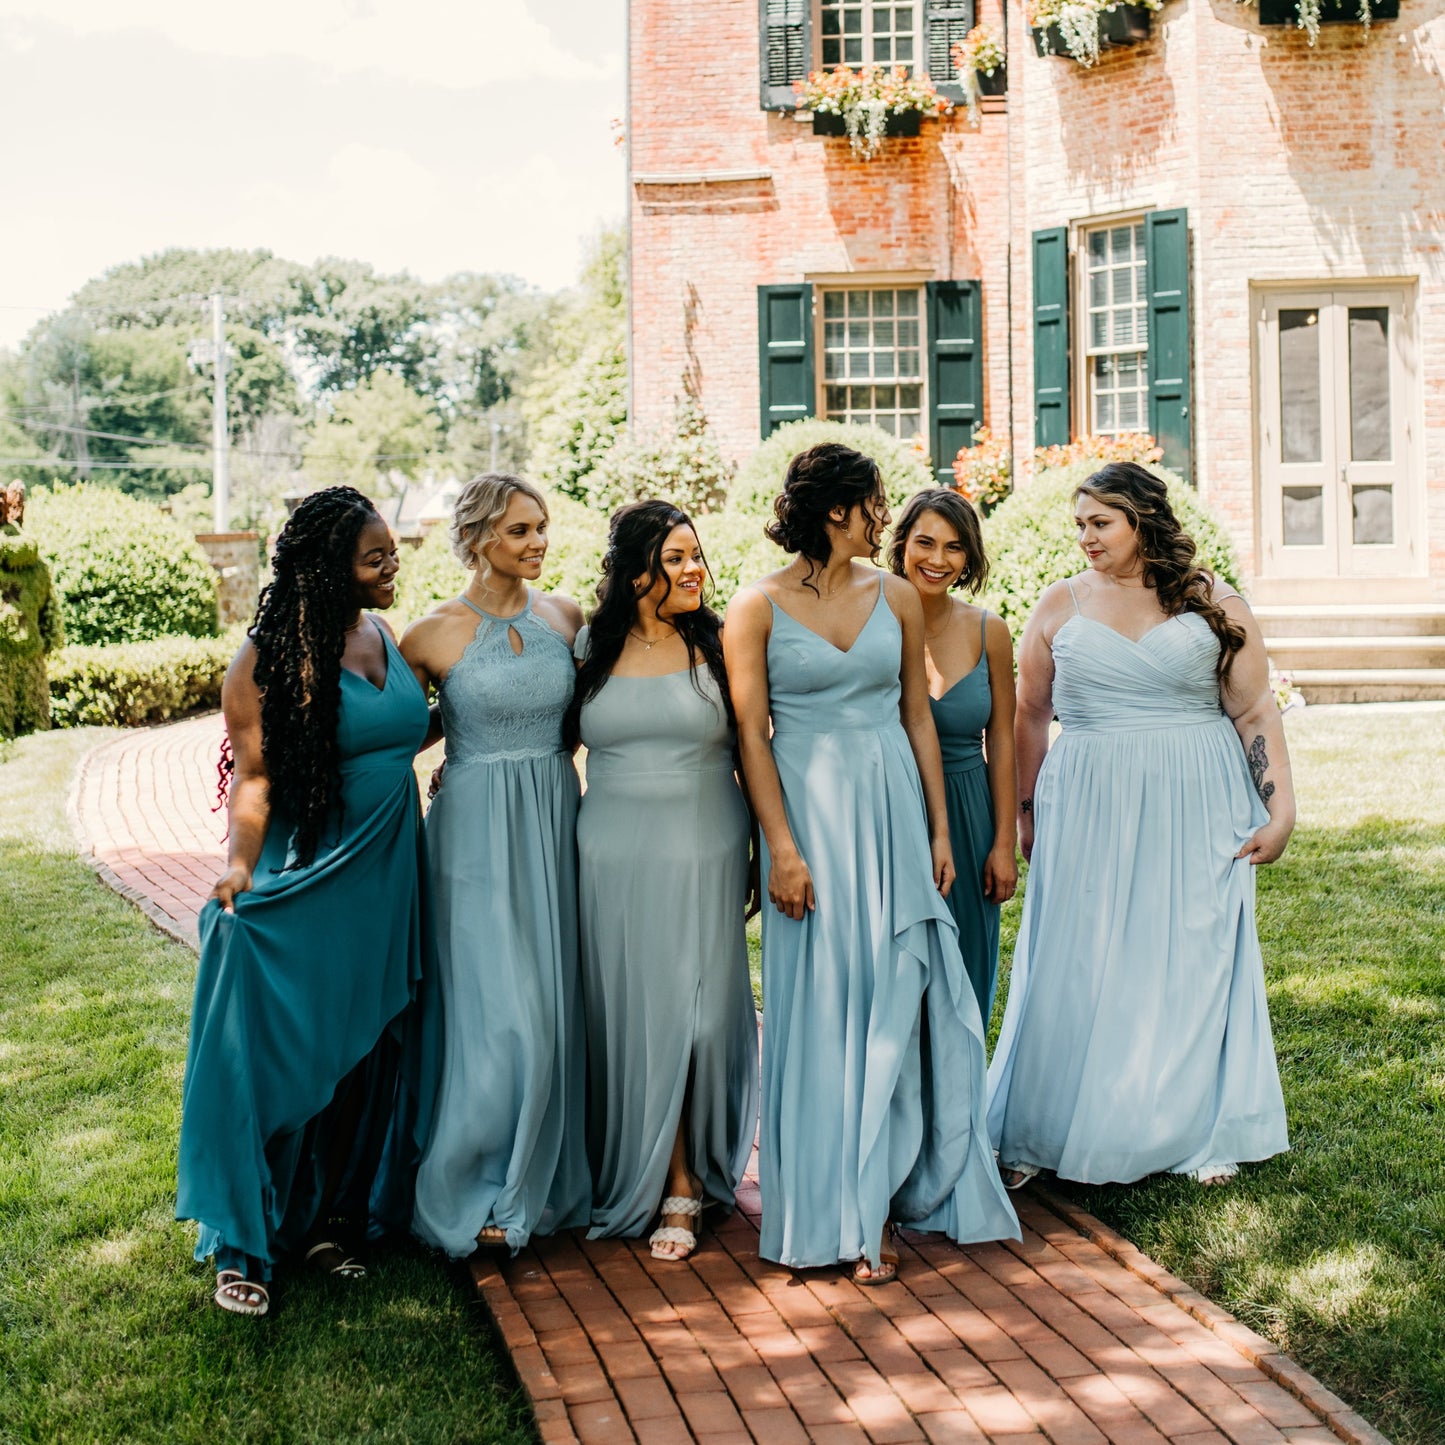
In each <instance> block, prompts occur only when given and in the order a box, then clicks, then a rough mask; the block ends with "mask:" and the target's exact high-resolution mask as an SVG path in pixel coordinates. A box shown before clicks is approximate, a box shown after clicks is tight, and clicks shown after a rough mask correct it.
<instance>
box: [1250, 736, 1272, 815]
mask: <svg viewBox="0 0 1445 1445" xmlns="http://www.w3.org/2000/svg"><path fill="white" fill-rule="evenodd" d="M1247 756H1248V758H1249V776H1250V777H1251V778H1253V779H1254V791H1255V792H1256V793H1258V794H1259V800H1260V802H1261V803H1268V802H1269V800H1270V799H1271V798H1272V797H1274V784H1273V783H1266V782H1265V781H1264V775H1265V774H1266V773H1267V772H1268V771H1269V754H1268V753H1267V752H1265V750H1264V734H1263V733H1259V734H1257V735H1256V737H1255V739H1254V741H1253V742H1252V743H1250V745H1249V753H1248V755H1247Z"/></svg>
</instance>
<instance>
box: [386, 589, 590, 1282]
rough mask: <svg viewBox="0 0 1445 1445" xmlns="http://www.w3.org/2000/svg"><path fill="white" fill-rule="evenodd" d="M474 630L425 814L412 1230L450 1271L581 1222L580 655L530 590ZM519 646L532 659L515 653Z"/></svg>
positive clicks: (445, 710) (454, 679)
mask: <svg viewBox="0 0 1445 1445" xmlns="http://www.w3.org/2000/svg"><path fill="white" fill-rule="evenodd" d="M461 600H462V601H463V602H465V603H466V605H467V606H468V607H470V608H471V609H472V611H473V612H475V613H477V615H478V623H477V630H476V634H475V636H474V637H473V639H472V641H471V642H470V643H469V644H468V646H467V649H466V651H465V652H464V653H463V654H462V655H461V657H460V658H459V659H458V660H457V662H456V663H455V664H454V665H453V667H452V668H451V670H450V671H449V672H448V673H447V675H446V677H445V678H444V679H443V680H442V684H441V687H440V688H439V690H438V691H439V698H440V703H441V710H442V723H443V727H444V730H445V734H446V740H447V765H446V772H445V774H444V775H443V780H442V785H441V788H440V790H439V791H438V793H437V796H436V799H435V800H434V802H433V803H432V806H431V810H430V812H429V813H428V814H427V842H428V853H429V855H430V858H431V879H432V893H433V897H434V899H435V906H436V918H437V953H438V968H437V980H438V987H437V988H436V989H434V990H432V991H430V993H429V994H428V1007H430V1008H432V1009H434V1010H435V1011H436V1013H437V1015H438V1016H439V1017H438V1018H437V1020H436V1027H435V1028H434V1029H433V1030H432V1038H433V1040H434V1041H435V1042H436V1043H437V1044H439V1047H438V1048H437V1049H436V1052H435V1054H434V1055H433V1057H431V1058H429V1059H427V1060H424V1062H423V1068H422V1072H423V1073H424V1074H429V1075H431V1076H433V1077H434V1078H435V1079H436V1081H437V1097H436V1106H435V1109H434V1111H433V1114H432V1118H431V1123H430V1130H429V1134H428V1137H427V1139H426V1141H425V1144H424V1147H423V1152H422V1157H421V1165H420V1168H419V1170H418V1172H417V1179H416V1213H415V1217H414V1220H413V1228H414V1229H415V1231H416V1233H417V1234H418V1235H419V1236H420V1237H421V1238H422V1239H424V1240H426V1241H427V1242H428V1243H429V1244H432V1245H435V1246H437V1247H438V1248H440V1249H444V1250H445V1251H446V1252H447V1253H448V1254H450V1255H452V1256H453V1257H461V1256H464V1255H468V1254H470V1253H471V1252H472V1251H473V1250H475V1249H476V1247H477V1235H478V1233H479V1232H480V1231H481V1230H482V1229H483V1228H485V1227H487V1226H489V1225H490V1226H494V1227H496V1228H499V1229H502V1230H504V1231H505V1232H506V1240H507V1244H508V1245H509V1246H510V1247H511V1249H512V1250H513V1251H514V1252H515V1251H516V1250H519V1249H521V1248H522V1247H523V1246H524V1245H525V1244H526V1243H527V1241H528V1239H529V1238H530V1237H531V1236H532V1235H533V1234H549V1233H552V1232H554V1231H556V1230H559V1229H567V1228H572V1227H575V1226H577V1225H581V1224H585V1223H586V1222H587V1214H588V1206H589V1204H590V1201H591V1177H590V1175H589V1173H588V1169H587V1153H586V1141H585V1134H584V1129H585V1124H584V1111H585V1094H584V1091H585V1072H584V1071H585V1043H584V1039H583V1033H582V1001H581V991H580V987H579V980H578V972H577V863H576V847H577V839H576V827H577V796H578V787H577V772H576V769H575V768H574V767H573V766H572V759H571V757H570V756H569V755H568V753H567V751H566V750H565V748H564V747H563V744H562V718H563V714H564V713H565V712H566V710H567V705H568V703H569V702H570V700H571V697H572V681H573V668H572V654H571V649H570V648H569V647H568V645H567V643H566V641H565V640H564V639H563V638H562V637H561V636H560V635H559V634H558V633H557V632H555V631H554V630H553V629H552V628H551V627H550V626H548V624H547V623H546V622H545V621H544V620H543V619H542V618H540V617H538V616H537V614H536V612H535V610H534V609H533V606H532V595H531V593H530V592H529V593H528V597H527V604H526V606H525V607H524V608H523V609H522V611H521V612H519V613H518V614H516V616H514V617H493V616H491V615H490V614H488V613H486V612H483V611H482V609H481V608H479V607H477V606H475V605H474V604H473V603H472V602H471V601H469V600H468V599H467V598H465V597H464V598H462V599H461ZM518 645H520V649H521V650H520V652H518V651H517V650H516V649H517V646H518Z"/></svg>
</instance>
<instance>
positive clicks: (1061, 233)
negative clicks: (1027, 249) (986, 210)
mask: <svg viewBox="0 0 1445 1445" xmlns="http://www.w3.org/2000/svg"><path fill="white" fill-rule="evenodd" d="M1033 242H1034V246H1033V250H1034V445H1035V446H1038V447H1051V446H1067V445H1068V442H1069V228H1068V227H1067V226H1055V227H1053V228H1052V229H1051V230H1048V231H1035V232H1034V236H1033Z"/></svg>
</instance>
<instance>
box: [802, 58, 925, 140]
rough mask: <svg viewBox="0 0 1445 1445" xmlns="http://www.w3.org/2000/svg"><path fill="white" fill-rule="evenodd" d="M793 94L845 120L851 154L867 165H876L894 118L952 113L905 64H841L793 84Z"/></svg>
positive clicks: (806, 104) (806, 106) (807, 105)
mask: <svg viewBox="0 0 1445 1445" xmlns="http://www.w3.org/2000/svg"><path fill="white" fill-rule="evenodd" d="M793 89H794V91H795V92H796V93H797V96H798V104H799V106H801V107H802V108H803V109H804V110H811V111H815V112H818V113H819V114H822V115H841V116H842V117H843V124H844V126H845V127H846V128H847V131H848V144H849V145H850V146H851V147H852V148H853V154H854V155H856V156H858V157H859V158H860V159H861V160H865V161H866V160H872V158H873V156H874V154H875V153H876V152H877V150H878V147H879V145H880V144H882V141H883V135H884V130H885V128H886V126H887V124H888V117H889V116H890V115H903V114H904V113H905V112H907V111H910V110H916V111H918V113H919V114H920V115H940V114H942V113H943V112H944V111H946V110H950V109H951V108H952V102H951V101H948V100H945V99H944V98H943V97H942V96H941V95H939V93H938V92H937V90H935V89H934V86H933V82H932V81H931V80H930V79H929V78H928V77H927V76H926V75H911V74H909V71H908V67H907V66H906V65H894V66H891V67H890V66H886V65H865V66H863V67H862V68H861V69H858V70H855V69H853V67H852V66H849V65H837V66H834V68H833V69H832V70H815V71H813V72H811V73H810V74H809V76H808V78H807V79H806V80H795V81H794V82H793Z"/></svg>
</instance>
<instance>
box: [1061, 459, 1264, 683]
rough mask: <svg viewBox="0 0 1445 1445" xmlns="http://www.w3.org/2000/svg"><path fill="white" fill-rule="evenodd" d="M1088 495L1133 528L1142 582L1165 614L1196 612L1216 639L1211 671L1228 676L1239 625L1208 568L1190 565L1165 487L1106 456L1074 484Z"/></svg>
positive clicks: (1185, 538) (1189, 548) (1077, 492)
mask: <svg viewBox="0 0 1445 1445" xmlns="http://www.w3.org/2000/svg"><path fill="white" fill-rule="evenodd" d="M1081 496H1082V497H1092V498H1093V499H1094V500H1095V501H1096V502H1102V503H1103V505H1104V506H1106V507H1114V508H1116V509H1117V510H1119V511H1121V512H1123V513H1124V515H1125V516H1126V517H1127V518H1128V519H1129V524H1130V526H1132V527H1133V528H1134V529H1135V530H1136V531H1137V532H1138V534H1139V560H1140V561H1141V562H1142V563H1143V565H1144V585H1145V586H1146V587H1152V588H1153V589H1154V592H1155V595H1156V596H1157V597H1158V598H1159V605H1160V607H1162V608H1163V609H1164V611H1165V613H1167V614H1168V615H1169V616H1170V617H1177V616H1178V615H1179V614H1180V613H1181V612H1197V613H1198V614H1199V615H1200V616H1201V617H1202V618H1203V619H1204V620H1205V621H1206V622H1207V623H1208V624H1209V630H1210V631H1211V632H1212V633H1213V634H1214V635H1215V637H1216V638H1218V639H1219V660H1218V662H1217V663H1216V664H1215V668H1214V671H1215V675H1216V676H1217V677H1218V678H1219V680H1220V681H1221V682H1226V681H1228V678H1229V673H1230V669H1231V668H1232V667H1233V666H1234V659H1235V657H1236V656H1238V654H1239V651H1240V649H1241V648H1242V647H1243V646H1244V637H1245V633H1244V628H1242V627H1241V626H1240V625H1239V623H1237V622H1235V621H1234V620H1233V619H1232V618H1231V617H1230V616H1229V614H1228V613H1227V612H1226V611H1225V610H1224V608H1222V607H1221V606H1220V605H1219V604H1218V603H1217V602H1215V601H1214V600H1213V598H1212V597H1211V596H1210V592H1211V591H1212V589H1213V586H1214V574H1213V573H1212V572H1209V571H1207V570H1206V569H1205V568H1203V567H1196V566H1195V565H1194V556H1195V553H1196V551H1197V549H1196V547H1195V545H1194V538H1193V537H1191V536H1190V535H1189V533H1188V532H1186V531H1185V530H1184V528H1183V527H1181V526H1180V525H1179V519H1178V518H1177V517H1176V516H1175V515H1174V509H1173V508H1172V507H1171V506H1170V505H1169V492H1168V490H1167V488H1166V487H1165V485H1164V483H1163V482H1162V481H1160V479H1159V478H1158V477H1156V476H1155V475H1154V473H1153V472H1150V471H1146V470H1145V469H1144V468H1143V467H1141V466H1140V465H1139V464H1138V463H1137V462H1110V463H1109V464H1108V465H1107V466H1104V467H1100V468H1099V470H1098V471H1097V472H1095V473H1094V474H1093V475H1092V476H1090V477H1088V478H1086V479H1085V480H1084V481H1082V482H1081V483H1080V484H1079V485H1078V486H1077V487H1076V488H1075V489H1074V500H1075V501H1076V502H1077V501H1078V499H1079V498H1080V497H1081Z"/></svg>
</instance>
